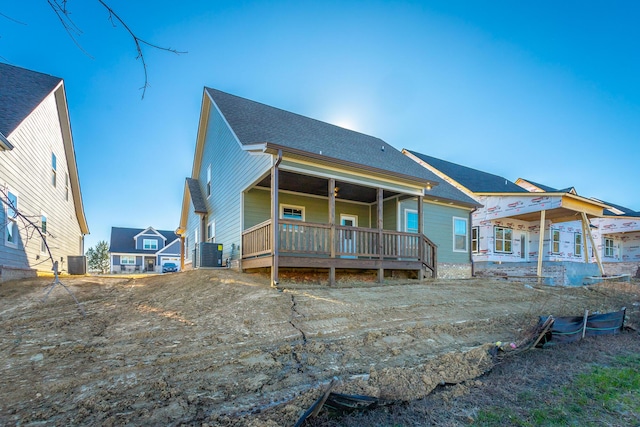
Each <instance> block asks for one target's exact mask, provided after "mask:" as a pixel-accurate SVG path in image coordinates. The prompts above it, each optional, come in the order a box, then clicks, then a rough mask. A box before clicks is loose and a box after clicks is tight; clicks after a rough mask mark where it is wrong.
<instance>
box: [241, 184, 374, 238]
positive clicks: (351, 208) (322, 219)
mask: <svg viewBox="0 0 640 427" xmlns="http://www.w3.org/2000/svg"><path fill="white" fill-rule="evenodd" d="M278 199H279V201H280V204H282V205H293V206H303V207H304V210H305V221H306V222H315V223H319V224H326V223H328V222H329V199H328V198H326V197H309V196H305V195H302V194H292V193H285V192H280V194H279V196H278ZM341 214H344V215H355V216H357V217H358V226H359V227H369V226H370V223H369V206H368V205H364V204H361V203H349V202H345V201H336V223H339V222H340V215H341ZM269 218H271V192H270V191H269V190H268V189H258V188H253V189H251V190H249V191H247V192H246V193H245V199H244V221H245V222H244V228H245V230H246V229H247V228H251V227H253V226H254V225H256V224H260V223H261V222H263V221H266V220H268V219H269Z"/></svg>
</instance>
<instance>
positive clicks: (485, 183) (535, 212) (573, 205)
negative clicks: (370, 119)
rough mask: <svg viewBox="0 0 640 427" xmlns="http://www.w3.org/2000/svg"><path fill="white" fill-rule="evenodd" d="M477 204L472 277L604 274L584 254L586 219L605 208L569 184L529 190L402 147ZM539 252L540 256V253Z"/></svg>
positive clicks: (571, 280) (554, 278)
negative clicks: (557, 187) (546, 189)
mask: <svg viewBox="0 0 640 427" xmlns="http://www.w3.org/2000/svg"><path fill="white" fill-rule="evenodd" d="M403 152H404V154H406V155H407V156H408V157H409V158H411V159H413V160H414V161H415V162H417V163H418V164H420V165H422V166H424V167H425V168H426V169H428V170H430V171H432V172H433V173H434V174H436V175H437V176H438V177H440V178H441V179H443V180H445V181H447V182H449V183H450V184H451V185H453V186H455V187H456V188H458V189H459V190H461V191H463V192H464V193H465V194H467V195H468V196H470V197H472V198H474V199H475V200H476V201H477V202H478V203H479V204H481V205H482V207H480V208H478V209H477V210H476V211H474V212H473V215H472V232H471V234H472V244H471V245H472V252H473V267H474V275H476V276H482V275H492V276H537V277H540V278H544V279H545V280H546V281H548V282H552V283H555V284H564V285H579V284H582V283H583V282H584V278H585V277H590V276H597V275H601V274H603V273H602V272H603V269H602V264H601V262H600V260H599V259H597V258H595V259H594V260H593V261H595V262H593V261H592V260H591V259H589V258H588V257H587V256H586V254H587V250H586V247H585V244H586V240H591V239H592V238H593V235H592V233H591V227H590V220H592V219H594V218H599V217H601V216H602V215H603V210H604V209H605V208H607V207H608V206H607V205H606V204H604V203H602V202H599V201H596V200H592V199H588V198H585V197H581V196H579V195H577V194H576V192H575V189H573V188H568V189H563V190H554V191H549V192H545V193H544V194H543V195H542V194H539V193H534V192H531V191H529V190H527V189H525V188H523V187H522V186H519V185H517V184H516V183H514V182H512V181H509V180H508V179H505V178H504V177H501V176H498V175H493V174H490V173H487V172H482V171H479V170H476V169H472V168H469V167H466V166H462V165H459V164H455V163H452V162H448V161H445V160H441V159H437V158H435V157H431V156H428V155H425V154H421V153H417V152H415V151H410V150H404V151H403ZM540 254H542V256H540Z"/></svg>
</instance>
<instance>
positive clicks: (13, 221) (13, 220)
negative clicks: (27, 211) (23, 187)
mask: <svg viewBox="0 0 640 427" xmlns="http://www.w3.org/2000/svg"><path fill="white" fill-rule="evenodd" d="M11 196H13V197H14V199H15V201H13V202H11V203H12V204H13V207H9V205H6V206H5V217H6V218H7V223H6V224H5V226H4V227H5V229H4V243H5V244H6V245H7V246H11V247H13V248H17V247H18V241H19V240H20V232H19V231H18V219H17V218H18V201H19V200H20V195H19V194H18V193H16V192H14V191H11V190H7V202H9V201H10V200H11ZM9 209H11V210H12V211H13V216H10V215H9ZM9 227H11V228H12V229H13V234H11V233H9ZM9 235H11V236H13V237H14V241H9Z"/></svg>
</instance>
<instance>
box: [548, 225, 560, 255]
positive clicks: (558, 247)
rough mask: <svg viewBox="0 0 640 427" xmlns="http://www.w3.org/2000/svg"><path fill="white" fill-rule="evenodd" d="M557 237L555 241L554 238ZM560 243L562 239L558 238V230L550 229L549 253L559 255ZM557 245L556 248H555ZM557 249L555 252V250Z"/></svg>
mask: <svg viewBox="0 0 640 427" xmlns="http://www.w3.org/2000/svg"><path fill="white" fill-rule="evenodd" d="M556 235H557V236H558V239H557V240H556V239H555V236H556ZM561 242H562V238H561V236H560V230H558V229H557V228H552V229H551V253H552V254H559V253H560V244H561ZM556 245H557V248H556ZM556 249H557V250H556Z"/></svg>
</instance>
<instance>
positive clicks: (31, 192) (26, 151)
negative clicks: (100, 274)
mask: <svg viewBox="0 0 640 427" xmlns="http://www.w3.org/2000/svg"><path fill="white" fill-rule="evenodd" d="M8 139H9V141H10V142H11V144H13V146H14V148H13V150H10V151H5V152H3V153H2V155H0V185H3V186H4V184H8V187H9V190H10V191H11V192H13V193H17V195H18V208H19V211H20V212H21V213H23V214H25V215H26V216H28V217H29V218H30V219H31V220H34V219H35V220H36V221H34V222H37V224H38V225H40V216H41V213H45V214H46V216H47V232H48V234H49V236H48V237H47V242H48V244H49V247H50V249H51V252H52V255H53V258H54V260H56V261H59V262H60V269H61V270H66V264H67V256H70V255H71V256H76V255H82V247H81V241H82V232H81V230H80V225H79V222H78V218H77V217H76V210H75V204H74V203H75V202H76V201H75V200H74V198H73V193H72V192H71V187H69V198H68V200H67V199H66V197H65V192H66V175H67V174H68V172H69V169H68V165H67V160H66V155H65V148H64V142H63V140H62V130H61V127H60V122H59V116H58V109H57V105H56V101H55V95H54V94H53V93H52V94H50V95H49V96H48V97H47V98H45V100H44V101H43V102H42V103H41V104H40V105H39V106H38V107H37V108H36V109H35V110H34V111H33V112H32V114H31V115H30V116H29V117H27V119H25V121H24V122H22V123H21V124H20V126H19V127H18V128H17V129H16V130H15V131H14V132H13V133H12V134H11V135H10V136H9V138H8ZM51 153H54V154H55V155H56V163H57V168H56V170H57V185H56V187H54V186H53V185H52V183H51V175H52V170H51ZM1 219H2V222H1V223H2V226H3V229H2V233H1V236H2V241H0V264H2V265H7V266H11V267H17V268H35V269H38V270H42V271H50V270H51V262H50V261H46V262H43V260H44V259H45V258H46V257H48V255H45V254H43V253H41V248H40V246H41V240H40V237H39V235H34V236H32V237H30V238H27V233H25V231H24V229H23V228H24V227H21V226H19V228H20V229H21V231H20V242H19V245H18V247H17V248H14V247H11V246H8V245H7V244H6V243H5V240H6V236H5V232H6V231H5V227H6V226H5V224H6V223H5V212H4V208H3V212H2V214H1ZM19 225H20V224H19Z"/></svg>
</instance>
